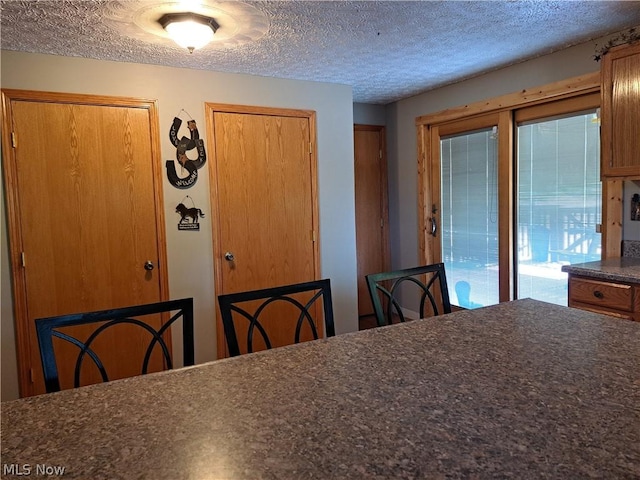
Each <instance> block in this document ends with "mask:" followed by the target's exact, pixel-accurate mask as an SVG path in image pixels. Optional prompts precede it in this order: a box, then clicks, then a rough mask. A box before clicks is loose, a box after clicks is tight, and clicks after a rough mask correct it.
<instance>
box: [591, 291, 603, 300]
mask: <svg viewBox="0 0 640 480" xmlns="http://www.w3.org/2000/svg"><path fill="white" fill-rule="evenodd" d="M593 296H594V297H596V298H599V299H601V300H602V299H603V298H604V293H602V292H601V291H600V290H596V291H595V292H593Z"/></svg>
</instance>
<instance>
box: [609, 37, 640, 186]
mask: <svg viewBox="0 0 640 480" xmlns="http://www.w3.org/2000/svg"><path fill="white" fill-rule="evenodd" d="M601 115H602V124H601V125H602V129H601V139H602V155H601V159H602V165H601V172H602V177H607V178H624V179H640V43H636V44H632V45H623V46H619V47H615V48H612V49H611V50H609V52H607V53H606V54H605V55H603V57H602V112H601Z"/></svg>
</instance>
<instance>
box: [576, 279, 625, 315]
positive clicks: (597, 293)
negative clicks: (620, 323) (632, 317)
mask: <svg viewBox="0 0 640 480" xmlns="http://www.w3.org/2000/svg"><path fill="white" fill-rule="evenodd" d="M569 290H570V292H569V295H570V297H571V299H572V300H574V301H576V302H581V303H588V304H590V305H598V306H600V307H604V308H614V309H617V310H624V311H628V312H630V311H632V310H633V288H632V287H631V286H630V285H624V284H619V283H611V282H601V281H597V280H588V279H584V278H575V277H571V278H570V279H569Z"/></svg>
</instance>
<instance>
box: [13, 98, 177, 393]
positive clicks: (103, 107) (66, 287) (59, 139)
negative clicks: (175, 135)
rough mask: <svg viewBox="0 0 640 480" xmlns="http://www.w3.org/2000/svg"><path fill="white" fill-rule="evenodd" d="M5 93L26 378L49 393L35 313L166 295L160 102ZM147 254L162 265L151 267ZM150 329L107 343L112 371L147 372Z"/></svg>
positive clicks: (103, 349) (29, 388)
mask: <svg viewBox="0 0 640 480" xmlns="http://www.w3.org/2000/svg"><path fill="white" fill-rule="evenodd" d="M3 97H4V99H3V100H4V102H3V105H4V107H5V117H4V118H5V122H4V124H3V132H4V134H3V142H4V143H3V145H4V152H5V159H4V160H5V162H4V168H5V179H6V180H5V181H6V190H7V197H8V202H7V203H8V213H9V223H10V226H9V230H10V239H11V242H10V243H11V260H12V273H13V281H14V295H15V302H16V308H15V312H16V335H17V342H18V360H19V376H20V386H21V394H22V396H26V395H32V394H38V393H43V392H44V383H43V380H42V373H41V365H40V357H39V350H38V343H37V338H36V335H35V327H34V320H35V319H37V318H41V317H46V316H54V315H62V314H69V313H78V312H86V311H93V310H101V309H107V308H117V307H124V306H129V305H136V304H144V303H152V302H157V301H160V300H162V299H166V298H165V297H166V290H167V288H166V271H165V265H166V261H165V252H164V245H165V241H164V233H163V232H164V227H163V224H164V221H163V214H162V192H161V189H160V178H161V177H160V175H159V169H158V168H156V167H158V165H159V164H160V159H159V158H157V156H158V155H157V154H158V150H157V148H156V145H157V144H158V138H157V128H156V125H157V117H156V109H155V105H154V103H153V102H145V101H137V100H134V99H116V98H108V97H94V96H80V95H64V94H49V93H42V92H25V91H16V90H5V91H3ZM147 261H150V262H152V263H153V264H154V266H155V268H154V269H153V270H146V269H145V268H144V266H145V262H147ZM154 321H157V322H159V321H160V319H159V318H157V319H155V320H154ZM123 327H124V326H123ZM91 330H92V329H85V330H84V333H82V335H88V334H89V332H90V331H91ZM138 330H140V329H138ZM141 335H142V334H141V333H140V334H138V333H136V334H133V333H132V332H131V331H130V330H127V328H122V329H120V330H118V331H114V332H113V334H111V335H110V336H107V337H105V338H103V339H102V343H101V344H100V345H97V350H98V354H99V355H100V356H101V358H102V359H103V360H104V361H105V365H106V367H107V369H108V371H109V373H110V378H111V379H115V378H121V377H127V376H131V375H135V374H138V373H139V372H140V365H141V362H139V361H138V359H139V358H142V357H141V356H142V355H143V350H142V345H143V343H144V342H145V341H148V339H147V338H142V337H141ZM116 342H117V348H116ZM123 352H126V353H123ZM58 353H59V355H58V356H59V362H58V368H59V369H60V381H61V386H62V388H68V387H70V386H71V371H72V366H71V365H68V364H67V360H70V359H71V358H75V355H77V351H73V348H72V347H67V348H66V349H64V350H61V351H60V352H58ZM88 368H89V367H88ZM161 368H162V365H161V364H156V365H155V366H154V368H153V369H154V370H159V369H161ZM83 375H84V376H83V383H84V382H86V383H93V382H94V381H98V378H99V377H97V376H95V371H93V372H92V371H90V370H88V371H86V372H85V373H84V374H83Z"/></svg>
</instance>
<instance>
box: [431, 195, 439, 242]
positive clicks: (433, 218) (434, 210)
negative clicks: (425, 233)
mask: <svg viewBox="0 0 640 480" xmlns="http://www.w3.org/2000/svg"><path fill="white" fill-rule="evenodd" d="M436 213H438V208H437V207H436V204H435V203H434V204H433V205H431V219H430V220H431V235H433V236H434V237H435V236H436V234H437V233H438V224H437V223H436Z"/></svg>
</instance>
